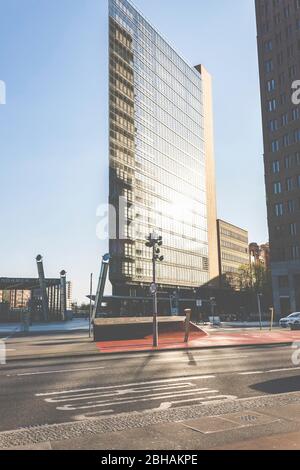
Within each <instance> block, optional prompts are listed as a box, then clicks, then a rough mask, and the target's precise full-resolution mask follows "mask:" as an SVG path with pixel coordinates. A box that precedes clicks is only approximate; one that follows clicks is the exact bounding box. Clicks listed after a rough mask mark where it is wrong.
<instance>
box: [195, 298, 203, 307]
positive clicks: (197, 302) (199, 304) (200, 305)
mask: <svg viewBox="0 0 300 470" xmlns="http://www.w3.org/2000/svg"><path fill="white" fill-rule="evenodd" d="M196 306H197V307H202V300H200V299H197V300H196Z"/></svg>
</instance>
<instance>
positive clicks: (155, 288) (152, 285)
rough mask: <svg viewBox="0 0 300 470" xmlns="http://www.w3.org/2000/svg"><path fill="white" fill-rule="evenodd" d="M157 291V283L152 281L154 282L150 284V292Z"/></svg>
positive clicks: (154, 292)
mask: <svg viewBox="0 0 300 470" xmlns="http://www.w3.org/2000/svg"><path fill="white" fill-rule="evenodd" d="M156 292H157V284H155V283H154V282H152V284H151V286H150V294H152V295H154V294H156Z"/></svg>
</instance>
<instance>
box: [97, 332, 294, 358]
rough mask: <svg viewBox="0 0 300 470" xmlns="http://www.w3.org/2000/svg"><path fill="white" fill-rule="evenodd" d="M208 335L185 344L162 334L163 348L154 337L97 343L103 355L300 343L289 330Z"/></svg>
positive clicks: (193, 335) (174, 336) (181, 338)
mask: <svg viewBox="0 0 300 470" xmlns="http://www.w3.org/2000/svg"><path fill="white" fill-rule="evenodd" d="M203 330H204V331H205V332H206V333H208V334H207V335H203V334H201V333H200V334H199V333H198V332H194V331H193V332H191V334H190V339H189V342H188V343H187V344H186V343H184V333H182V332H174V333H168V334H161V335H160V336H159V346H158V347H157V348H154V347H153V346H152V336H147V337H145V338H143V339H132V340H126V341H125V340H123V341H121V340H116V341H101V342H97V343H96V344H97V347H98V349H99V351H100V353H102V354H108V353H110V354H111V353H122V352H126V353H128V352H137V351H159V350H176V349H205V348H221V347H222V348H224V347H240V346H258V345H276V344H292V343H294V342H299V343H300V331H289V330H287V331H286V330H276V331H272V332H271V331H269V330H259V329H251V331H236V332H230V333H226V332H225V331H224V330H220V331H218V330H213V329H210V328H203Z"/></svg>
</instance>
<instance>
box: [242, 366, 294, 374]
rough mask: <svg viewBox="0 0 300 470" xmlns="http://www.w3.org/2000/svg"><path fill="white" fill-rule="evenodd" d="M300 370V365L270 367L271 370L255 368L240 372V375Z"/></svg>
mask: <svg viewBox="0 0 300 470" xmlns="http://www.w3.org/2000/svg"><path fill="white" fill-rule="evenodd" d="M294 370H300V367H283V368H282V369H269V370H255V371H249V372H239V373H238V375H258V374H273V373H274V372H293V371H294Z"/></svg>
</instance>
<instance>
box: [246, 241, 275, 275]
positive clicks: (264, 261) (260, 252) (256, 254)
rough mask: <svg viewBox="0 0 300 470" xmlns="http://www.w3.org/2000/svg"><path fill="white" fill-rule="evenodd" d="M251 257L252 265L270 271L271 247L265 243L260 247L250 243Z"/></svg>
mask: <svg viewBox="0 0 300 470" xmlns="http://www.w3.org/2000/svg"><path fill="white" fill-rule="evenodd" d="M249 257H250V264H251V265H252V266H253V265H256V266H259V265H260V266H264V267H265V269H266V270H269V269H270V245H269V243H264V244H262V245H258V243H255V242H253V243H250V245H249Z"/></svg>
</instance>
